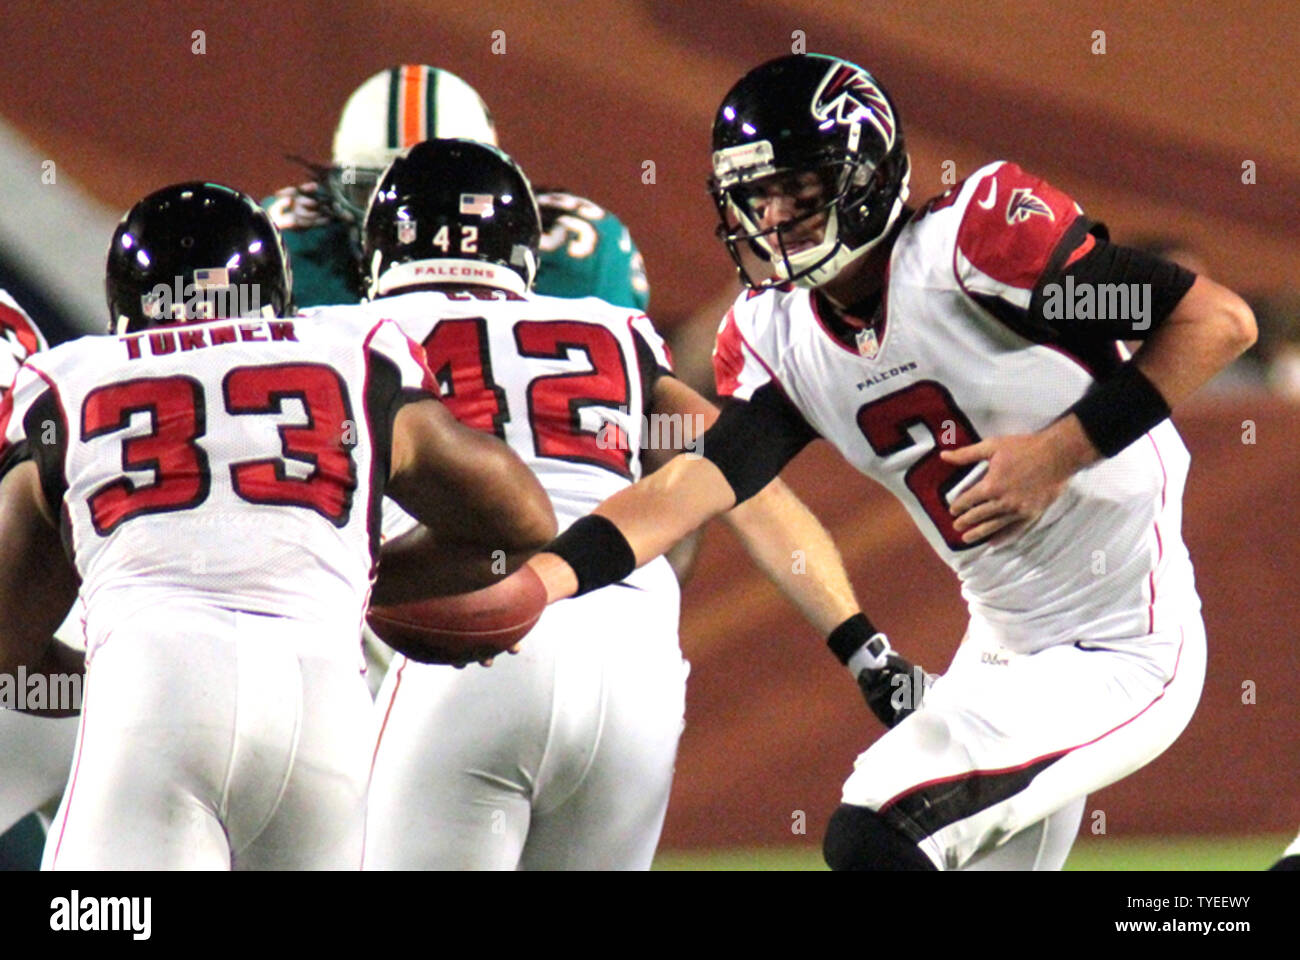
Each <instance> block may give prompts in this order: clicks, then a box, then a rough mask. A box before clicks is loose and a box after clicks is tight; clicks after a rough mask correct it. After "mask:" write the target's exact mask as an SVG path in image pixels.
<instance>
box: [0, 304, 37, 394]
mask: <svg viewBox="0 0 1300 960" xmlns="http://www.w3.org/2000/svg"><path fill="white" fill-rule="evenodd" d="M47 349H49V344H48V343H46V342H45V337H44V336H43V335H42V334H41V331H40V330H39V329H38V328H37V326H36V324H34V323H32V318H31V317H29V316H28V315H27V311H25V310H24V309H23V308H22V307H20V306H18V302H17V301H16V300H14V298H13V297H11V296H10V295H9V291H7V290H0V397H3V396H4V395H5V393H6V392H7V391H8V389H9V385H10V384H11V383H13V379H14V374H16V373H17V372H18V367H19V365H20V364H21V363H22V362H23V361H24V360H26V359H27V358H28V357H30V356H31V355H32V354H33V353H36V352H38V351H40V350H47Z"/></svg>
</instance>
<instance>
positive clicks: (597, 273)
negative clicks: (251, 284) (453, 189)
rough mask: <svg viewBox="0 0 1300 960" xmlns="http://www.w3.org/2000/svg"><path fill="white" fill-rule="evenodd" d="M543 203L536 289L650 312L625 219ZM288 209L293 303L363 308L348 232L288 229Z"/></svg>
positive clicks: (561, 197) (556, 201)
mask: <svg viewBox="0 0 1300 960" xmlns="http://www.w3.org/2000/svg"><path fill="white" fill-rule="evenodd" d="M276 199H277V198H276V197H267V198H266V199H265V200H263V201H262V206H263V207H265V208H267V209H270V207H271V206H272V204H273V203H275V201H276ZM537 199H538V205H539V207H540V208H541V212H542V224H543V232H542V243H541V261H540V264H539V267H538V271H537V281H536V283H535V285H534V289H535V290H536V291H537V292H538V293H541V294H545V295H547V296H552V297H599V298H600V299H602V300H604V301H606V302H608V303H612V304H615V305H616V306H620V307H630V308H632V309H634V310H640V311H644V310H645V309H646V306H647V305H648V303H649V301H650V287H649V284H648V283H647V282H646V276H645V268H644V266H643V265H642V261H641V252H640V251H639V250H637V248H636V244H634V243H633V242H632V237H631V234H629V233H628V230H627V227H625V226H623V223H622V222H621V221H620V220H619V219H618V217H616V216H614V215H613V214H612V213H610V212H608V211H607V210H604V209H603V208H601V207H598V206H596V205H595V204H594V203H592V202H591V201H590V200H584V199H583V198H581V197H575V196H573V195H572V194H568V193H545V194H541V195H539V196H538V198H537ZM286 208H287V204H282V206H281V210H280V211H279V216H276V217H274V219H276V220H277V222H278V223H280V224H281V225H282V227H281V230H282V233H283V235H284V245H285V247H286V248H287V249H288V251H289V262H290V265H291V266H292V268H293V296H294V302H295V303H296V304H297V305H298V306H299V307H315V306H321V305H324V304H334V303H357V302H358V301H359V300H361V297H362V293H363V290H362V288H361V283H360V280H359V279H357V274H356V272H355V270H356V268H355V267H354V266H353V264H354V260H353V254H352V250H351V245H350V241H349V239H348V227H347V225H346V224H344V223H341V222H339V221H337V220H327V221H324V222H318V223H316V224H314V225H313V226H309V227H293V226H286V225H287V224H291V223H292V220H291V219H288V218H289V217H291V216H292V214H291V213H290V212H289V211H288V210H287V209H286Z"/></svg>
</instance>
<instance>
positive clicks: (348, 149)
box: [263, 63, 650, 311]
mask: <svg viewBox="0 0 1300 960" xmlns="http://www.w3.org/2000/svg"><path fill="white" fill-rule="evenodd" d="M452 137H463V138H465V139H467V140H478V141H480V142H483V143H490V144H492V145H494V146H495V145H496V144H497V135H496V125H495V124H494V123H493V121H492V114H491V112H490V111H489V110H488V107H487V104H485V103H484V102H483V98H482V97H480V96H479V95H478V93H476V92H475V90H474V88H473V87H471V86H470V85H469V84H468V83H466V82H465V81H464V80H462V79H461V78H460V77H458V76H456V75H455V74H454V73H452V72H451V71H449V70H441V69H439V68H437V67H430V66H426V65H423V64H409V63H408V64H402V65H400V66H396V67H392V68H391V69H388V70H381V71H380V72H379V73H376V74H375V75H374V76H372V77H370V78H369V79H368V80H366V82H365V83H363V84H361V86H359V87H358V88H357V89H356V90H355V91H354V92H353V93H352V95H351V96H350V97H349V98H348V101H347V103H346V104H345V105H344V107H343V113H342V114H341V115H340V117H339V123H338V127H337V128H336V129H335V131H334V147H333V160H332V163H331V165H330V166H329V167H314V168H313V169H314V172H315V173H316V175H317V179H316V180H315V181H314V182H311V183H305V184H302V185H300V186H297V187H286V188H284V189H283V190H280V191H278V192H277V193H276V194H275V195H274V196H272V197H268V198H267V199H266V200H264V201H263V206H265V207H266V208H267V211H268V212H269V213H270V214H271V219H272V220H273V221H274V222H275V225H276V226H277V227H279V228H280V230H281V232H282V233H283V234H284V241H285V246H286V247H287V248H288V250H289V256H290V258H291V260H292V262H293V275H294V276H293V279H294V298H295V300H296V301H297V303H298V306H300V307H311V306H319V305H323V304H334V303H355V302H357V301H359V300H361V298H362V289H361V275H362V264H361V248H360V243H359V237H360V227H361V221H362V219H363V218H364V216H365V210H366V202H367V201H368V200H369V199H370V191H371V190H373V189H374V185H375V182H376V180H377V179H378V178H379V175H380V173H382V172H383V169H384V168H385V167H386V166H388V164H389V163H390V162H391V161H392V160H393V158H394V157H396V156H397V155H398V154H400V153H401V152H402V151H404V150H405V149H406V148H408V147H410V146H411V145H412V144H416V143H419V142H420V141H421V140H432V139H435V138H440V139H446V138H452ZM537 193H538V196H537V205H538V207H539V208H540V211H541V214H542V230H543V234H542V244H541V263H540V265H539V269H538V276H537V283H536V287H535V292H537V293H540V294H545V295H547V296H554V297H600V298H601V299H602V300H605V301H607V302H609V303H613V304H615V305H617V306H621V307H631V308H633V309H635V310H638V311H644V310H645V309H646V306H647V304H648V302H649V299H650V288H649V285H648V284H647V282H646V276H645V268H644V266H643V263H642V259H641V253H640V251H639V250H637V248H636V244H634V243H633V242H632V237H631V235H630V234H629V233H628V230H627V227H625V226H624V225H623V224H622V222H621V221H620V220H619V219H618V217H616V216H614V215H613V214H612V213H610V212H609V211H607V210H605V209H603V208H602V207H599V206H597V205H596V204H594V203H592V202H591V201H590V200H587V199H584V198H583V197H579V196H575V195H573V194H571V193H568V192H565V191H562V190H550V191H547V190H538V191H537Z"/></svg>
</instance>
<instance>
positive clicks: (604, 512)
mask: <svg viewBox="0 0 1300 960" xmlns="http://www.w3.org/2000/svg"><path fill="white" fill-rule="evenodd" d="M735 502H736V497H735V494H734V493H733V492H732V490H731V486H730V484H728V483H727V480H726V478H725V477H724V476H723V475H722V473H721V471H719V470H718V468H717V467H715V466H714V465H713V464H712V463H711V462H710V461H708V460H705V459H703V458H699V457H692V456H687V455H681V456H677V457H674V458H673V459H672V460H671V461H670V462H669V463H668V465H667V466H665V467H664V468H663V469H661V470H658V471H656V472H655V473H653V474H652V475H650V476H649V477H647V478H645V479H644V480H641V481H640V482H638V483H635V484H633V485H632V486H630V487H626V488H624V489H623V490H620V491H619V492H618V493H616V494H614V495H613V496H612V497H610V498H609V499H608V500H606V501H605V502H604V503H602V504H601V505H600V506H599V507H597V508H596V510H595V515H596V516H599V517H602V518H603V519H604V520H607V521H609V522H610V523H612V524H613V527H614V529H613V531H610V532H609V533H608V534H607V535H606V536H605V537H603V538H600V539H599V540H598V539H594V538H590V537H586V536H584V537H582V541H583V542H582V544H581V549H580V552H583V553H585V554H586V555H587V556H593V557H595V560H594V561H593V562H594V563H596V565H600V564H602V563H606V562H614V561H617V562H619V563H621V559H620V558H608V557H606V556H605V555H606V554H608V553H609V552H610V550H611V547H613V549H614V552H615V553H622V552H627V553H629V556H628V560H629V561H630V563H631V568H632V569H635V568H636V567H640V566H642V565H643V564H646V563H649V562H650V561H651V560H653V559H654V558H655V557H658V556H660V555H661V554H663V552H664V551H665V550H667V549H668V548H669V547H671V546H672V545H673V544H675V543H676V542H677V541H678V540H680V539H681V538H682V537H684V536H686V535H687V534H688V533H690V532H691V531H692V530H694V529H696V528H697V527H699V526H700V525H702V524H703V523H705V522H706V521H708V520H709V519H711V518H712V517H715V516H717V515H718V514H719V513H722V512H723V511H724V510H728V509H730V508H731V507H732V506H733V505H734V504H735ZM579 523H582V521H579ZM576 527H577V525H576V524H575V528H576ZM606 529H608V528H606ZM574 532H575V531H574V530H570V531H566V532H565V534H564V535H562V536H561V537H560V538H559V541H557V542H565V543H566V544H570V545H575V546H576V545H577V544H575V543H574V541H575V537H574ZM566 538H567V539H566ZM528 563H529V566H531V567H532V568H533V570H534V572H536V573H537V575H538V576H539V577H541V579H542V582H543V583H544V584H545V585H546V592H547V597H548V601H550V602H553V601H555V600H559V599H563V598H564V597H569V596H573V595H574V594H575V593H576V592H578V591H579V589H581V588H582V585H581V584H580V579H579V575H578V573H575V571H574V569H573V566H572V564H570V563H568V562H566V561H565V560H564V559H562V558H561V557H560V556H559V555H557V554H556V553H555V552H552V551H544V552H542V553H539V554H538V555H537V556H535V557H534V558H533V559H531V560H530V561H528ZM627 572H631V570H628V571H627ZM602 573H603V572H602V571H593V576H598V577H600V579H601V580H602V582H601V583H600V584H599V585H603V583H605V582H615V580H617V579H620V578H619V577H617V576H615V580H609V579H608V578H607V577H603V576H602ZM611 575H612V574H611ZM624 575H625V574H624Z"/></svg>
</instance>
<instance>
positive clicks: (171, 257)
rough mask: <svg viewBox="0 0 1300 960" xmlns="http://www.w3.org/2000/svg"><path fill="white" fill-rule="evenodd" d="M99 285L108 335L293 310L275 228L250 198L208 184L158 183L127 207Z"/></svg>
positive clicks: (288, 274)
mask: <svg viewBox="0 0 1300 960" xmlns="http://www.w3.org/2000/svg"><path fill="white" fill-rule="evenodd" d="M104 284H105V292H106V294H107V299H108V309H109V323H108V332H109V333H111V334H118V335H121V334H124V333H135V332H138V331H140V330H147V329H149V328H151V327H159V326H168V325H171V324H177V323H203V322H206V321H208V320H223V319H238V318H242V317H257V318H262V317H268V316H284V315H286V314H288V313H292V312H293V304H292V273H291V271H290V268H289V256H288V253H287V252H286V251H285V249H284V244H283V241H282V240H281V238H280V232H279V231H278V230H276V229H275V227H274V225H272V223H271V219H270V217H269V216H267V214H266V213H265V212H264V211H263V210H262V209H261V208H260V207H259V206H258V205H257V204H256V203H255V202H254V201H253V200H252V198H251V197H248V196H245V195H244V194H242V193H240V192H239V191H237V190H232V189H230V188H229V187H224V186H221V185H220V184H216V183H203V182H198V181H195V182H190V183H180V184H176V185H174V186H171V187H165V188H163V189H162V190H158V191H156V192H154V193H151V194H150V195H149V196H147V197H145V198H144V199H143V200H141V201H140V202H139V203H137V204H136V205H135V206H133V207H132V208H131V209H130V210H128V211H127V213H126V214H125V215H124V216H123V217H122V219H121V221H120V222H119V223H118V225H117V229H116V230H115V231H114V233H113V239H112V241H111V242H110V243H109V248H108V262H107V270H106V277H105V281H104Z"/></svg>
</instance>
